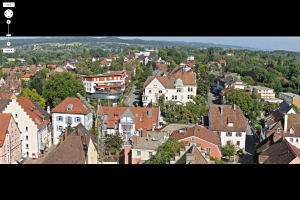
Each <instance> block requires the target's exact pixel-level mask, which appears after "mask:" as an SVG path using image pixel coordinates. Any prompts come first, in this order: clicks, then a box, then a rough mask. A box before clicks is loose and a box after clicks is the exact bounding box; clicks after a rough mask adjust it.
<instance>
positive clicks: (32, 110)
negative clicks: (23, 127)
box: [16, 97, 49, 129]
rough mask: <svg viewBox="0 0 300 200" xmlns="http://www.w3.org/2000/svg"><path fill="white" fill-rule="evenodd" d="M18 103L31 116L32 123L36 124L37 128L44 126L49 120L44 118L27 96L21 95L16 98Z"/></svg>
mask: <svg viewBox="0 0 300 200" xmlns="http://www.w3.org/2000/svg"><path fill="white" fill-rule="evenodd" d="M16 101H17V102H18V103H19V105H20V106H21V107H22V108H23V109H24V111H25V112H26V114H27V115H29V117H30V118H31V120H32V121H33V122H34V124H36V125H37V127H38V129H40V128H42V127H44V126H45V125H46V124H48V123H49V121H48V120H47V119H46V116H44V115H43V114H42V113H41V112H40V111H39V110H38V108H37V107H36V106H35V105H34V104H33V103H32V101H31V100H30V99H29V98H28V97H22V98H21V99H17V100H16Z"/></svg>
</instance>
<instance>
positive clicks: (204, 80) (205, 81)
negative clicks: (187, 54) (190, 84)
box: [197, 68, 210, 101]
mask: <svg viewBox="0 0 300 200" xmlns="http://www.w3.org/2000/svg"><path fill="white" fill-rule="evenodd" d="M209 88H210V81H209V77H208V73H207V71H206V70H205V68H200V70H199V73H198V79H197V94H199V95H201V96H202V97H204V99H205V100H206V101H207V99H208V92H209Z"/></svg>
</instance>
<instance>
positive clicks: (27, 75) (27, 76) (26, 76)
mask: <svg viewBox="0 0 300 200" xmlns="http://www.w3.org/2000/svg"><path fill="white" fill-rule="evenodd" d="M30 76H34V74H31V73H28V74H25V75H23V76H21V78H30Z"/></svg>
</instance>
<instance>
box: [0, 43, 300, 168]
mask: <svg viewBox="0 0 300 200" xmlns="http://www.w3.org/2000/svg"><path fill="white" fill-rule="evenodd" d="M44 40H45V41H43V43H34V44H29V43H28V44H26V42H25V41H23V42H22V43H21V42H20V45H19V46H15V47H14V48H15V50H16V51H15V53H13V54H4V53H2V52H1V53H0V163H1V164H300V141H299V140H300V132H298V131H300V125H299V124H300V113H299V109H300V91H299V85H300V62H299V60H300V53H296V52H290V51H259V50H246V49H233V48H226V49H223V48H221V47H207V48H197V47H191V46H180V45H176V46H162V45H160V46H157V44H156V43H155V42H152V43H151V44H150V43H149V44H146V42H145V43H143V44H133V43H124V42H115V41H113V40H112V41H110V40H107V41H105V42H103V43H101V44H100V43H99V44H98V43H88V42H87V43H85V42H84V41H78V42H76V41H74V40H75V39H74V40H70V41H67V40H66V41H65V42H61V43H59V41H56V42H55V43H51V42H49V43H47V41H46V40H47V39H44ZM62 41H63V40H62ZM12 43H13V42H12ZM97 45H98V46H97ZM168 45H170V44H169V43H168Z"/></svg>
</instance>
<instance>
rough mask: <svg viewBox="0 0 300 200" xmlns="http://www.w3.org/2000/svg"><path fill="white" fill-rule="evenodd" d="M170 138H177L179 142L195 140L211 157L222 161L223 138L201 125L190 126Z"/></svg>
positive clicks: (177, 131)
mask: <svg viewBox="0 0 300 200" xmlns="http://www.w3.org/2000/svg"><path fill="white" fill-rule="evenodd" d="M170 137H174V138H177V139H178V141H179V142H180V141H187V142H189V143H190V142H191V140H192V139H193V140H195V141H196V143H197V144H199V145H200V146H201V148H202V149H203V150H204V151H205V153H207V154H209V155H210V156H213V157H216V158H218V159H219V160H221V157H222V148H221V136H220V135H219V134H217V133H216V132H214V131H211V130H208V129H206V128H204V127H203V126H200V125H195V124H194V125H190V126H187V127H185V128H182V129H179V130H176V131H174V132H173V133H172V134H171V136H170Z"/></svg>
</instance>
